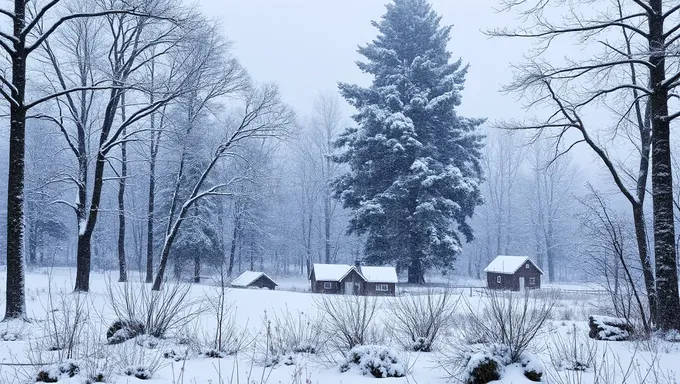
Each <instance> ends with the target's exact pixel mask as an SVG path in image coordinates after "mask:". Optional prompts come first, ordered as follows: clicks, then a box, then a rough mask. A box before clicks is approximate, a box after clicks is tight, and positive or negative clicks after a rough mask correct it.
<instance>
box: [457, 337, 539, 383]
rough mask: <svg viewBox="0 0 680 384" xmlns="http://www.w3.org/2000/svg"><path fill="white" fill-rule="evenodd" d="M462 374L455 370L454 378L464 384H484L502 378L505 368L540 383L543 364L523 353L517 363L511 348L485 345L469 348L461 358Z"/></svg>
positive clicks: (532, 356)
mask: <svg viewBox="0 0 680 384" xmlns="http://www.w3.org/2000/svg"><path fill="white" fill-rule="evenodd" d="M460 360H461V362H462V367H463V369H462V372H460V369H459V368H458V369H456V370H455V371H457V373H456V376H458V377H461V378H462V381H463V382H464V383H465V384H486V383H489V382H491V381H494V380H500V379H501V378H502V377H503V374H504V372H505V371H506V369H507V367H510V366H513V367H517V368H519V369H521V371H522V372H523V374H524V376H525V377H526V378H527V379H529V380H531V381H541V379H542V377H543V364H542V363H541V362H540V360H538V359H537V358H536V357H535V356H534V355H532V354H530V353H528V352H523V353H522V354H521V355H520V357H519V359H518V361H513V358H512V348H510V347H509V346H507V345H497V344H492V345H486V346H480V347H478V348H470V349H468V350H467V352H465V353H463V354H462V356H461V358H460Z"/></svg>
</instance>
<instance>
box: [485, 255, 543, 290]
mask: <svg viewBox="0 0 680 384" xmlns="http://www.w3.org/2000/svg"><path fill="white" fill-rule="evenodd" d="M527 265H529V267H528V268H527ZM498 276H500V277H501V282H500V283H498V280H497V279H498ZM520 277H524V288H527V289H539V288H541V272H539V270H538V269H537V268H536V267H535V266H534V265H533V263H532V262H530V261H527V262H526V263H524V264H522V267H520V268H519V269H518V270H517V272H515V273H514V274H512V275H507V274H501V273H494V272H487V273H486V286H487V287H488V288H489V289H499V290H510V291H519V278H520ZM532 277H533V278H534V279H535V284H534V285H531V284H530V281H531V278H532Z"/></svg>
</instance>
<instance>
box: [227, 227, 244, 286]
mask: <svg viewBox="0 0 680 384" xmlns="http://www.w3.org/2000/svg"><path fill="white" fill-rule="evenodd" d="M240 225H241V224H240V220H239V215H237V216H236V217H235V218H234V233H233V234H232V236H231V248H230V250H229V267H228V269H227V275H228V276H231V275H232V273H233V272H234V258H235V257H236V244H237V242H238V238H239V233H240V231H239V227H240Z"/></svg>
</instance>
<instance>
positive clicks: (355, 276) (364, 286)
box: [309, 269, 396, 296]
mask: <svg viewBox="0 0 680 384" xmlns="http://www.w3.org/2000/svg"><path fill="white" fill-rule="evenodd" d="M309 279H310V281H311V286H312V292H313V293H327V294H344V293H345V283H348V282H351V283H354V294H355V295H366V296H395V295H396V284H394V283H369V282H366V280H365V279H364V278H363V277H362V276H361V275H360V274H359V273H358V272H357V271H356V270H354V269H353V270H352V271H350V273H348V274H347V276H345V277H344V278H343V279H342V280H341V281H322V280H316V276H315V275H314V271H312V273H311V275H310V276H309ZM324 283H329V284H330V288H324ZM376 284H387V291H376V290H375V287H376Z"/></svg>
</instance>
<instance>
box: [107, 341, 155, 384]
mask: <svg viewBox="0 0 680 384" xmlns="http://www.w3.org/2000/svg"><path fill="white" fill-rule="evenodd" d="M109 348H111V349H110V351H113V358H112V361H113V363H114V366H115V368H116V371H118V372H119V373H120V374H124V375H127V376H134V377H136V378H138V379H142V380H147V379H150V378H151V377H153V376H154V375H155V374H156V372H158V370H160V369H161V368H163V367H164V366H165V365H166V364H167V360H166V359H164V357H163V351H162V349H161V348H154V349H149V348H143V347H140V346H138V345H137V344H136V343H135V342H133V341H126V342H124V343H121V344H117V345H115V346H110V347H109Z"/></svg>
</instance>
